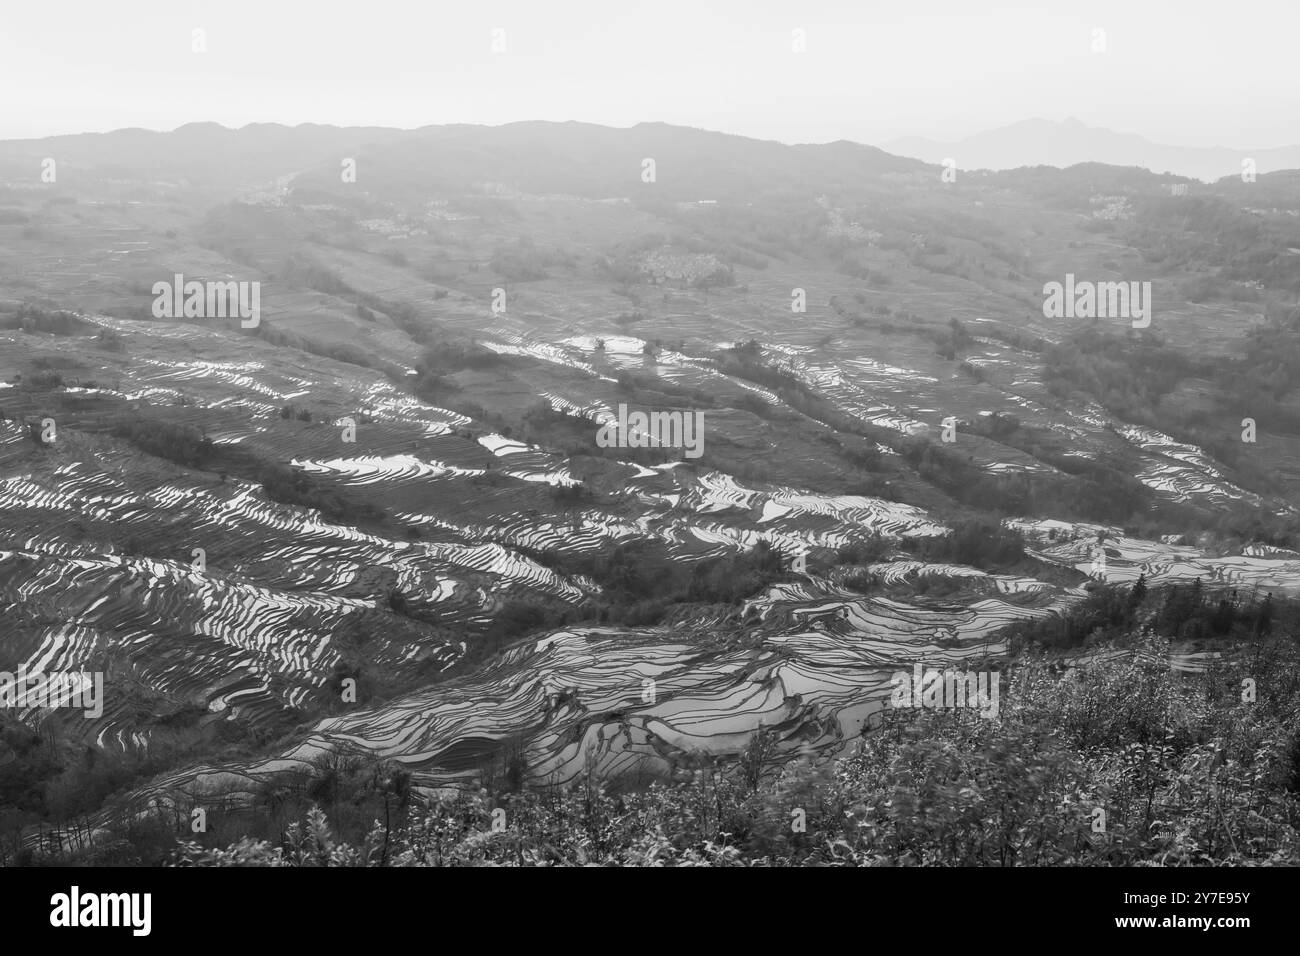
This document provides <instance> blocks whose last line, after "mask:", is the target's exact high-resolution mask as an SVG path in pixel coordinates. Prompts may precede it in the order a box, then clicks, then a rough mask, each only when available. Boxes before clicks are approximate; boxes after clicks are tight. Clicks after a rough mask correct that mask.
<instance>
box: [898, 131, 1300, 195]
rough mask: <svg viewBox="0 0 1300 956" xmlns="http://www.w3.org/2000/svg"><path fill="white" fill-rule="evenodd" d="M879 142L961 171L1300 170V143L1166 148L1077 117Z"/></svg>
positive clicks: (1211, 175) (1208, 173) (1209, 177)
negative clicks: (1247, 163)
mask: <svg viewBox="0 0 1300 956" xmlns="http://www.w3.org/2000/svg"><path fill="white" fill-rule="evenodd" d="M880 146H881V148H882V149H884V150H886V151H888V152H890V153H895V154H897V155H899V156H912V157H915V158H917V159H922V160H925V161H926V162H929V163H942V162H943V161H944V160H945V159H947V158H951V159H953V160H954V161H956V164H957V168H958V169H1016V168H1019V167H1021V166H1058V167H1061V168H1064V167H1066V166H1073V165H1075V164H1076V163H1107V164H1109V165H1112V166H1141V167H1143V168H1144V169H1149V170H1150V171H1151V172H1153V173H1175V174H1177V175H1179V176H1188V177H1192V178H1195V179H1202V180H1205V181H1207V182H1213V181H1214V180H1217V179H1221V178H1222V177H1224V176H1236V175H1240V173H1241V171H1242V161H1243V160H1245V159H1253V160H1254V161H1255V169H1256V172H1257V173H1259V174H1263V173H1268V172H1276V171H1277V170H1280V169H1297V168H1300V145H1295V146H1279V147H1276V148H1274V149H1255V150H1251V149H1228V148H1225V147H1217V146H1216V147H1208V148H1206V147H1193V146H1167V145H1163V144H1161V143H1153V142H1151V141H1150V140H1149V139H1146V138H1144V137H1142V136H1137V135H1135V134H1132V133H1116V132H1115V131H1113V130H1108V129H1103V128H1101V127H1099V126H1087V125H1085V124H1084V123H1081V122H1079V120H1077V119H1073V118H1071V119H1067V120H1065V121H1063V122H1059V123H1058V122H1053V121H1052V120H1045V119H1030V120H1025V121H1024V122H1021V123H1013V124H1012V125H1010V126H1004V127H1002V128H1000V129H994V130H987V131H985V132H983V133H976V134H975V135H974V136H968V137H967V138H965V139H962V140H958V141H957V142H953V143H941V142H937V141H935V140H932V139H925V138H924V137H919V136H908V137H904V138H902V139H895V140H891V141H889V142H887V143H881V144H880Z"/></svg>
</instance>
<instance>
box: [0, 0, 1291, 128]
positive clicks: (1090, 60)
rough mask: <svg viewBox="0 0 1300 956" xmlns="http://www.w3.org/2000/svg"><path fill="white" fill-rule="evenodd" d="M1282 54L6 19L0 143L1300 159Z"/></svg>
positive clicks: (1276, 12) (562, 2)
mask: <svg viewBox="0 0 1300 956" xmlns="http://www.w3.org/2000/svg"><path fill="white" fill-rule="evenodd" d="M195 29H202V30H204V31H205V33H206V46H207V50H206V52H204V53H196V52H194V50H193V34H192V31H194V30H195ZM494 29H500V30H503V31H504V39H505V52H503V53H494V52H493V50H492V43H493V32H492V31H493V30H494ZM796 29H801V30H803V31H804V32H805V36H806V42H807V51H806V52H804V53H801V54H796V53H794V52H792V49H791V48H792V39H793V34H792V31H794V30H796ZM1097 29H1100V30H1103V31H1105V34H1104V39H1105V51H1104V52H1093V49H1092V47H1093V43H1094V32H1093V31H1094V30H1097ZM1297 38H1300V0H1242V2H1236V3H1223V2H1221V0H1220V2H1210V0H1182V2H1178V0H1119V2H1111V0H1097V2H1064V0H1040V2H1037V3H1018V2H1016V3H994V2H986V0H965V2H958V0H903V2H894V3H879V2H876V0H843V2H836V0H797V2H785V0H686V2H677V0H672V2H666V0H469V2H455V3H451V2H447V0H400V2H399V0H364V2H351V0H348V2H342V0H305V2H304V0H43V2H29V3H24V2H19V0H4V10H3V12H0V91H3V92H0V138H3V139H12V138H22V137H34V136H45V135H50V134H54V133H72V132H87V131H105V130H111V129H118V128H121V127H127V126H140V127H145V128H148V129H164V130H166V129H174V128H175V127H177V126H180V125H182V124H184V123H188V122H199V121H215V122H218V123H222V124H224V125H226V126H236V127H237V126H243V125H244V124H246V123H250V122H279V123H285V124H289V125H294V124H297V123H303V122H315V123H332V124H336V125H374V126H398V127H407V128H410V127H417V126H424V125H427V124H431V123H483V124H489V125H496V124H499V123H507V122H512V121H515V120H531V119H546V120H582V121H586V122H592V123H602V124H606V125H610V126H631V125H633V124H635V123H638V122H643V121H662V122H668V123H676V124H681V125H686V126H698V127H703V128H706V129H714V130H721V131H723V132H728V133H740V134H744V135H747V136H756V137H759V138H763V139H776V140H780V141H783V142H828V141H831V140H836V139H850V140H855V141H858V142H865V143H878V142H884V141H886V140H889V139H892V138H894V137H898V136H904V135H920V136H928V137H931V138H934V139H941V140H955V139H960V138H962V137H964V136H967V135H970V134H972V133H977V132H980V131H982V130H986V129H991V128H995V127H998V126H1004V125H1007V124H1009V123H1013V122H1017V121H1019V120H1023V119H1029V118H1031V117H1043V118H1046V119H1054V120H1060V119H1065V118H1067V117H1071V116H1073V117H1076V118H1078V119H1080V120H1082V121H1083V122H1084V123H1087V124H1088V125H1091V126H1104V127H1107V128H1110V129H1113V130H1116V131H1119V132H1125V133H1138V134H1141V135H1143V136H1146V137H1148V138H1150V139H1152V140H1155V141H1157V142H1162V143H1168V144H1171V145H1182V146H1216V145H1221V146H1228V147H1233V148H1241V149H1246V148H1251V149H1261V148H1269V147H1274V146H1281V145H1287V144H1292V143H1297V142H1300V75H1298V74H1297V72H1296V62H1297V55H1296V44H1297Z"/></svg>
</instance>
